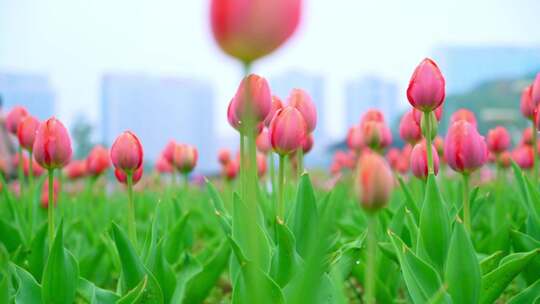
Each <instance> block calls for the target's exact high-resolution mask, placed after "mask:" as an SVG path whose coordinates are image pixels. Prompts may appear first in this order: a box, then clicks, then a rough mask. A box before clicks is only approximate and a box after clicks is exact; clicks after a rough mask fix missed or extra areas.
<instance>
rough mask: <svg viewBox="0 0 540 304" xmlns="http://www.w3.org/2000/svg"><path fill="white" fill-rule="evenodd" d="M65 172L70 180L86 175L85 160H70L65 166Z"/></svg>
mask: <svg viewBox="0 0 540 304" xmlns="http://www.w3.org/2000/svg"><path fill="white" fill-rule="evenodd" d="M64 170H65V173H66V175H67V177H68V178H69V179H70V180H76V179H79V178H81V177H84V176H85V175H86V161H85V160H72V161H71V162H70V163H69V164H68V165H67V166H66V167H65V169H64Z"/></svg>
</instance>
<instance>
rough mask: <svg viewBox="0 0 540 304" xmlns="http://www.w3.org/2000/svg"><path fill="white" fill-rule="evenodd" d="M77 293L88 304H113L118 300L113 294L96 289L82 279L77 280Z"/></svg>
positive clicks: (92, 284)
mask: <svg viewBox="0 0 540 304" xmlns="http://www.w3.org/2000/svg"><path fill="white" fill-rule="evenodd" d="M78 293H79V295H80V296H81V297H82V298H83V299H84V300H85V301H86V302H87V303H89V304H114V303H116V301H117V300H118V299H119V298H120V297H119V296H118V295H117V294H115V293H114V292H112V291H109V290H105V289H101V288H98V287H96V285H94V283H92V282H90V281H87V280H85V279H83V278H79V288H78Z"/></svg>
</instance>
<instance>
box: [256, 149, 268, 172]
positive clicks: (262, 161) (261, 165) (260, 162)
mask: <svg viewBox="0 0 540 304" xmlns="http://www.w3.org/2000/svg"><path fill="white" fill-rule="evenodd" d="M265 174H266V156H265V155H264V154H261V153H257V175H258V176H259V177H262V176H264V175H265Z"/></svg>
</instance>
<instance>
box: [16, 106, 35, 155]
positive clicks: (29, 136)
mask: <svg viewBox="0 0 540 304" xmlns="http://www.w3.org/2000/svg"><path fill="white" fill-rule="evenodd" d="M38 128H39V120H37V118H35V117H34V116H31V115H27V116H25V117H23V118H22V120H21V121H20V123H19V128H18V130H17V138H18V139H19V145H21V147H23V148H24V149H26V150H27V151H30V152H32V149H33V148H34V140H35V139H36V132H37V129H38Z"/></svg>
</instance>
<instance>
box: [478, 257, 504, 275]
mask: <svg viewBox="0 0 540 304" xmlns="http://www.w3.org/2000/svg"><path fill="white" fill-rule="evenodd" d="M503 257H504V252H502V251H497V252H495V253H493V254H492V255H490V256H488V257H485V258H484V259H482V261H480V269H481V270H482V275H484V274H486V273H490V272H492V271H493V270H495V268H497V266H499V262H500V261H501V259H502V258H503Z"/></svg>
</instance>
